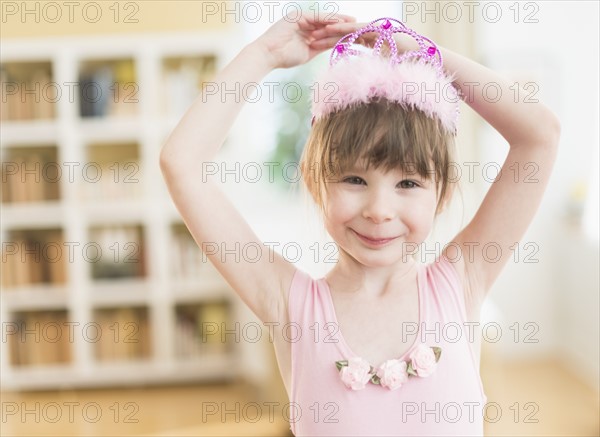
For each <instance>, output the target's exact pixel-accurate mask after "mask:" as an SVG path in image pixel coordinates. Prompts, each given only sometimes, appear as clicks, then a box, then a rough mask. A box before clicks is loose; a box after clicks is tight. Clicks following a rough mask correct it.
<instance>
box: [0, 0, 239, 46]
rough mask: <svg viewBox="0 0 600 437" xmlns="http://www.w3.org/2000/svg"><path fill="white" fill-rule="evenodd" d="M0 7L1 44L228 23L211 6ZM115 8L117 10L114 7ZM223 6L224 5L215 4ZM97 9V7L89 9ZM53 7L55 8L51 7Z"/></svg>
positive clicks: (37, 3) (2, 4)
mask: <svg viewBox="0 0 600 437" xmlns="http://www.w3.org/2000/svg"><path fill="white" fill-rule="evenodd" d="M68 3H69V2H44V1H25V2H21V1H19V2H17V1H2V2H0V7H1V11H2V30H1V31H0V35H1V36H2V38H39V37H45V36H72V35H102V34H122V33H123V34H127V33H138V32H170V31H183V30H187V31H192V30H195V31H197V30H204V29H206V30H213V29H219V28H223V27H226V26H227V25H228V24H230V23H228V21H227V20H221V16H220V15H219V14H217V13H215V12H214V9H212V5H214V4H215V3H216V2H201V1H177V0H175V1H165V0H158V1H156V0H151V1H150V0H146V1H133V2H106V1H100V2H88V1H83V2H72V3H75V4H76V5H73V6H72V7H69V6H67V4H68ZM116 3H118V7H116V6H115V4H116ZM219 3H227V2H219ZM94 4H95V5H98V6H99V7H96V6H94ZM55 5H59V7H56V6H55Z"/></svg>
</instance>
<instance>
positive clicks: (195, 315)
mask: <svg viewBox="0 0 600 437" xmlns="http://www.w3.org/2000/svg"><path fill="white" fill-rule="evenodd" d="M238 328H239V327H238ZM234 329H237V328H236V327H235V326H232V325H231V323H230V317H229V306H228V304H227V303H226V302H207V303H203V304H193V305H185V306H179V307H178V308H176V327H175V354H176V355H177V356H178V357H180V358H193V357H201V356H203V355H219V354H225V353H227V352H228V350H229V345H230V343H231V342H235V335H234V334H227V335H223V334H224V333H225V330H234Z"/></svg>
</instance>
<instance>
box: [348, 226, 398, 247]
mask: <svg viewBox="0 0 600 437" xmlns="http://www.w3.org/2000/svg"><path fill="white" fill-rule="evenodd" d="M352 232H354V233H355V234H356V235H357V236H358V238H360V239H361V240H363V241H365V242H367V243H369V244H374V245H382V244H386V243H388V242H390V241H392V240H395V239H396V238H398V237H391V238H370V237H367V236H365V235H362V234H359V233H358V232H356V231H355V230H354V229H352Z"/></svg>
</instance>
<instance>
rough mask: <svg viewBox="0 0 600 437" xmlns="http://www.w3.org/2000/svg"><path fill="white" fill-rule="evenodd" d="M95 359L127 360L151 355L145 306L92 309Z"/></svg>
mask: <svg viewBox="0 0 600 437" xmlns="http://www.w3.org/2000/svg"><path fill="white" fill-rule="evenodd" d="M95 322H96V323H97V324H98V332H99V334H98V336H97V340H96V341H95V343H96V344H95V355H96V359H97V360H98V361H131V360H138V359H145V358H148V357H150V355H151V344H150V338H151V337H150V332H149V328H148V313H147V310H146V308H134V307H124V308H111V309H101V310H98V311H96V317H95Z"/></svg>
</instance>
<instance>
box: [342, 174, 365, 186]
mask: <svg viewBox="0 0 600 437" xmlns="http://www.w3.org/2000/svg"><path fill="white" fill-rule="evenodd" d="M344 182H348V183H349V184H352V185H360V184H362V183H363V182H364V181H363V180H362V179H361V178H359V177H358V176H350V177H347V178H346V179H344Z"/></svg>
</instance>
